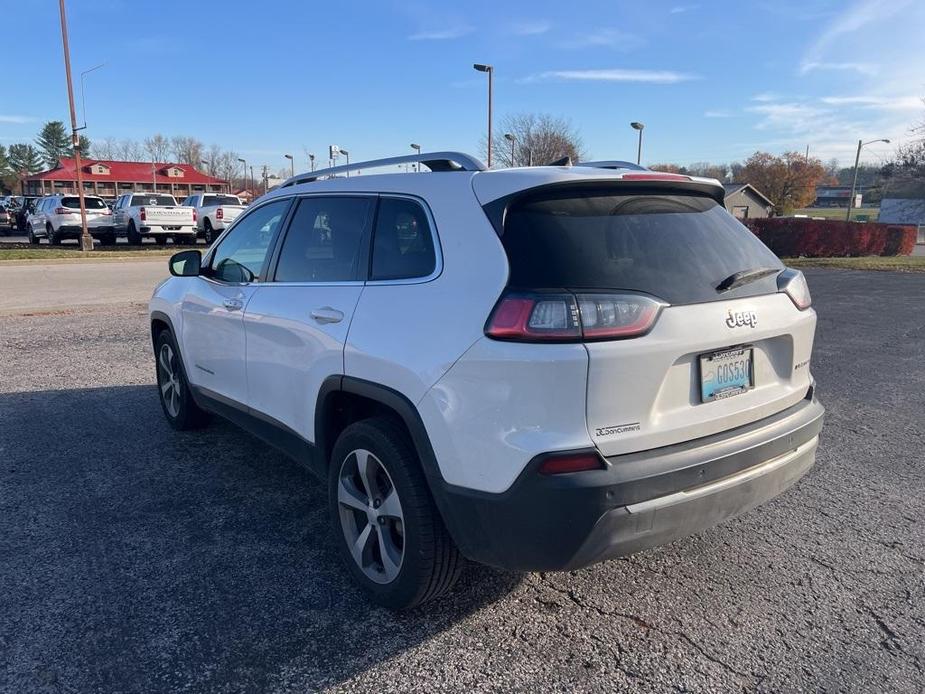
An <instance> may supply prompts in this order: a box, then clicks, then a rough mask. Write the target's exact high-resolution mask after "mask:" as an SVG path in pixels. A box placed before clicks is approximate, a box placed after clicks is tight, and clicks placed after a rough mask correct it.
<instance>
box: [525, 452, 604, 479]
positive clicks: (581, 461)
mask: <svg viewBox="0 0 925 694" xmlns="http://www.w3.org/2000/svg"><path fill="white" fill-rule="evenodd" d="M603 469H604V463H603V461H602V460H601V457H600V456H599V455H598V454H597V453H593V452H587V453H563V454H559V455H553V456H550V457H549V458H546V460H544V461H543V462H542V463H541V464H540V467H539V470H538V472H539V473H540V474H541V475H562V474H565V473H568V472H587V471H588V470H603Z"/></svg>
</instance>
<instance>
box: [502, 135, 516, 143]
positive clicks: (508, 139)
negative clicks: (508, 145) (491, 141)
mask: <svg viewBox="0 0 925 694" xmlns="http://www.w3.org/2000/svg"><path fill="white" fill-rule="evenodd" d="M504 139H505V140H507V141H508V142H513V141H514V136H513V135H511V133H504Z"/></svg>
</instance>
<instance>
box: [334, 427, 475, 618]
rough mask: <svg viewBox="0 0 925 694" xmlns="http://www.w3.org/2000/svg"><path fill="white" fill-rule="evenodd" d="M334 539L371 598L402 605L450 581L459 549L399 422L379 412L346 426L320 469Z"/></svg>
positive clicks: (439, 590) (432, 593) (435, 593)
mask: <svg viewBox="0 0 925 694" xmlns="http://www.w3.org/2000/svg"><path fill="white" fill-rule="evenodd" d="M328 498H329V502H330V511H331V521H332V523H333V526H334V535H335V542H336V543H337V545H338V547H339V550H340V554H341V556H342V558H343V560H344V562H345V563H346V565H347V568H348V570H349V571H350V573H351V575H352V576H353V578H354V580H355V581H356V582H357V583H358V584H359V585H360V587H361V588H362V589H363V590H364V591H365V592H366V594H367V595H368V596H369V597H370V599H371V600H373V601H374V602H376V603H378V604H379V605H382V606H383V607H387V608H389V609H393V610H402V609H407V608H410V607H414V606H416V605H420V604H421V603H424V602H427V601H428V600H433V599H434V598H437V597H439V596H440V595H442V594H444V593H445V592H447V591H448V590H450V589H451V588H452V587H453V584H455V583H456V579H457V578H458V577H459V573H460V571H461V570H462V564H463V560H462V556H461V555H460V553H459V550H458V549H457V548H456V545H455V544H454V543H453V540H452V539H451V538H450V535H449V533H448V532H447V530H446V527H445V526H444V524H443V519H442V518H441V517H440V513H439V511H438V510H437V507H436V505H435V504H434V500H433V498H432V497H431V495H430V490H429V489H428V486H427V481H426V480H425V478H424V473H423V471H422V470H421V466H420V463H419V462H418V459H417V455H416V454H415V452H414V447H413V445H412V443H411V441H410V439H409V437H408V434H407V433H406V432H405V430H404V429H403V428H402V427H401V426H399V425H398V424H397V423H396V422H394V421H393V420H391V419H387V418H374V419H367V420H363V421H360V422H356V423H354V424H351V425H350V426H348V427H347V428H346V429H344V431H343V432H342V433H341V435H340V436H339V437H338V439H337V443H336V444H335V445H334V451H333V452H332V454H331V462H330V467H329V473H328Z"/></svg>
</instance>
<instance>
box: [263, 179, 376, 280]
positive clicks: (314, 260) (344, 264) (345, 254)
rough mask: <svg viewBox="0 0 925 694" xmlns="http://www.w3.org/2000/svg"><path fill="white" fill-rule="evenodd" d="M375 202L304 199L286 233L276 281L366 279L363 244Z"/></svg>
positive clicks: (336, 198) (332, 198) (354, 199)
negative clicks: (363, 264)
mask: <svg viewBox="0 0 925 694" xmlns="http://www.w3.org/2000/svg"><path fill="white" fill-rule="evenodd" d="M374 202H375V201H374V199H373V198H351V197H329V198H326V197H310V198H302V199H301V200H300V201H299V208H298V209H297V210H296V213H295V214H294V215H293V217H292V223H291V224H290V225H289V231H288V232H286V238H285V240H284V241H283V247H282V250H281V251H280V254H279V263H278V264H277V266H276V277H275V278H274V279H275V280H276V281H277V282H350V281H353V280H357V279H365V272H363V273H361V270H360V258H361V256H362V255H363V253H361V242H362V240H363V238H364V232H365V231H366V229H367V227H368V225H369V221H370V217H371V216H372V210H373V204H374ZM361 274H362V275H364V276H361Z"/></svg>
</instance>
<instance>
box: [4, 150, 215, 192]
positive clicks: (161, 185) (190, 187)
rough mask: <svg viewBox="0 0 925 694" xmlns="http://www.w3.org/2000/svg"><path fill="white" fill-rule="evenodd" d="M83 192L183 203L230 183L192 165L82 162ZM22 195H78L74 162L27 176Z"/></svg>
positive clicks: (63, 163)
mask: <svg viewBox="0 0 925 694" xmlns="http://www.w3.org/2000/svg"><path fill="white" fill-rule="evenodd" d="M81 168H82V170H83V171H82V173H83V181H84V192H85V193H86V194H87V195H98V196H100V197H101V198H106V199H112V198H117V197H119V196H120V195H122V194H123V193H132V192H145V193H150V192H158V193H169V194H170V195H173V196H174V197H175V198H178V199H180V200H182V199H183V198H185V197H186V196H188V195H192V194H193V193H198V192H206V193H227V192H228V188H229V185H228V181H224V180H222V179H220V178H215V177H213V176H208V175H206V174H204V173H202V172H201V171H197V170H196V169H195V168H193V167H192V166H190V165H189V164H156V163H152V162H149V161H147V162H146V161H104V160H100V159H88V160H85V161H82V162H81ZM22 188H23V195H36V196H42V195H55V194H56V193H69V194H74V193H76V192H77V169H76V167H75V165H74V160H73V159H61V160H60V161H59V162H58V165H57V166H56V167H55V168H53V169H51V170H50V171H42V172H41V173H37V174H33V175H31V176H26V177H25V178H24V179H23V181H22Z"/></svg>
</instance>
